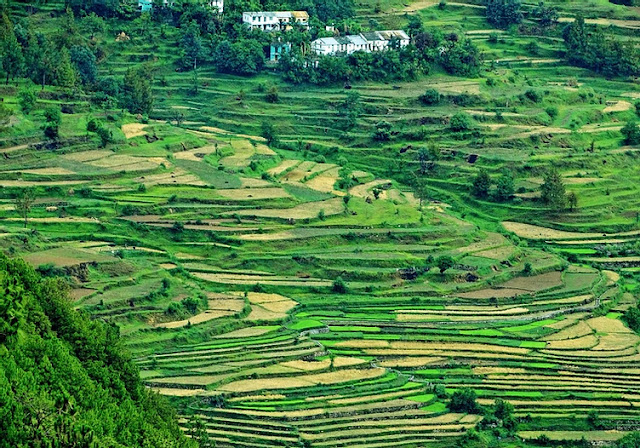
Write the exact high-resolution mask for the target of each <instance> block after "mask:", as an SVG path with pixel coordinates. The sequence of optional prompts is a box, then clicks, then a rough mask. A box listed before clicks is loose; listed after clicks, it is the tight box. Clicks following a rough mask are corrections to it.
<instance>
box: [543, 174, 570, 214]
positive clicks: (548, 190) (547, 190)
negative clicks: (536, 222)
mask: <svg viewBox="0 0 640 448" xmlns="http://www.w3.org/2000/svg"><path fill="white" fill-rule="evenodd" d="M540 191H541V198H542V202H544V203H545V204H546V205H548V206H549V207H551V208H553V209H556V210H560V209H563V208H564V207H565V205H566V203H567V195H566V191H565V187H564V182H563V180H562V177H561V176H560V173H559V172H558V170H557V169H556V168H555V167H554V168H550V169H549V170H548V171H547V172H546V174H545V175H544V182H543V184H542V186H541V187H540Z"/></svg>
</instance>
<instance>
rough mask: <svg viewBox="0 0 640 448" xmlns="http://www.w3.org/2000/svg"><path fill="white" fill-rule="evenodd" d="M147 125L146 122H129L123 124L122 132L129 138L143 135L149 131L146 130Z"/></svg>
mask: <svg viewBox="0 0 640 448" xmlns="http://www.w3.org/2000/svg"><path fill="white" fill-rule="evenodd" d="M146 127H147V125H146V124H144V123H129V124H123V125H122V133H123V134H124V136H125V137H126V138H127V139H129V138H134V137H141V136H143V135H147V132H146V131H145V130H144V128H146Z"/></svg>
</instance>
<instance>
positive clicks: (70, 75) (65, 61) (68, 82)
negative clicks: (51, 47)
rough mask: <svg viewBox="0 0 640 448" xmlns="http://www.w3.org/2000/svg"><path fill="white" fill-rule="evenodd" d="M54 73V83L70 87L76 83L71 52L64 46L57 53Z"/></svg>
mask: <svg viewBox="0 0 640 448" xmlns="http://www.w3.org/2000/svg"><path fill="white" fill-rule="evenodd" d="M54 74H55V79H56V84H58V85H59V86H60V87H64V88H67V89H72V88H74V87H75V86H76V84H77V83H78V72H77V71H76V69H75V67H74V65H73V62H71V54H70V53H69V50H67V49H66V48H62V49H61V50H60V52H59V53H58V57H57V64H56V66H55V68H54Z"/></svg>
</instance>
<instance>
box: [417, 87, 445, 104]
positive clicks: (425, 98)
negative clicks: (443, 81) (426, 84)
mask: <svg viewBox="0 0 640 448" xmlns="http://www.w3.org/2000/svg"><path fill="white" fill-rule="evenodd" d="M420 101H422V102H423V103H424V104H426V105H428V106H434V105H436V104H438V103H440V92H438V91H437V90H436V89H427V91H426V92H424V94H423V95H421V96H420Z"/></svg>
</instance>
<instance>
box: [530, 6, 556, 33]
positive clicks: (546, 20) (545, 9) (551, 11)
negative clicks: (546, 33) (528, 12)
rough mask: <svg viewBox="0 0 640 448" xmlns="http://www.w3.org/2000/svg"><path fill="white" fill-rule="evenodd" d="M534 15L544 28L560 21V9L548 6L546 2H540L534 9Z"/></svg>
mask: <svg viewBox="0 0 640 448" xmlns="http://www.w3.org/2000/svg"><path fill="white" fill-rule="evenodd" d="M533 17H535V18H536V19H538V24H539V25H540V26H541V27H542V28H549V27H551V26H553V25H555V24H557V23H558V10H557V9H556V8H554V7H553V6H547V5H545V4H544V2H540V3H538V6H536V8H535V9H534V10H533Z"/></svg>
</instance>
